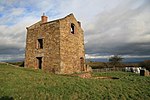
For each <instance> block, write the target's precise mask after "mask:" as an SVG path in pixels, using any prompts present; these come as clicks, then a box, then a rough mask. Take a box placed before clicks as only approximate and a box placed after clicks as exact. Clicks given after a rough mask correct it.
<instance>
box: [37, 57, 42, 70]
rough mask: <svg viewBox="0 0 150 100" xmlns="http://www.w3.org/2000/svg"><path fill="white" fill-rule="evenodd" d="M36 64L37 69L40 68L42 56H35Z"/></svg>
mask: <svg viewBox="0 0 150 100" xmlns="http://www.w3.org/2000/svg"><path fill="white" fill-rule="evenodd" d="M37 64H38V65H37V66H38V68H39V69H42V57H37Z"/></svg>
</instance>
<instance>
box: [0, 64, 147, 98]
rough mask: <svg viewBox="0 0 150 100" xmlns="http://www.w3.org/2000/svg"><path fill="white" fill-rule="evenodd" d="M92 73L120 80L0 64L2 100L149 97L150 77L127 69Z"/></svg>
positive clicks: (0, 93) (0, 92) (0, 96)
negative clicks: (75, 75)
mask: <svg viewBox="0 0 150 100" xmlns="http://www.w3.org/2000/svg"><path fill="white" fill-rule="evenodd" d="M93 76H113V77H118V78H119V79H118V80H117V79H116V80H112V79H82V78H79V77H69V76H61V75H55V74H52V73H46V72H43V71H42V70H32V69H26V68H17V67H12V66H9V65H5V64H0V100H2V99H9V98H11V99H12V98H13V99H15V100H150V77H144V76H139V75H138V74H133V73H128V72H109V73H93ZM13 99H12V100H13Z"/></svg>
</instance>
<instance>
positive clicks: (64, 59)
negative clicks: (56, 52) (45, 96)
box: [60, 15, 85, 73]
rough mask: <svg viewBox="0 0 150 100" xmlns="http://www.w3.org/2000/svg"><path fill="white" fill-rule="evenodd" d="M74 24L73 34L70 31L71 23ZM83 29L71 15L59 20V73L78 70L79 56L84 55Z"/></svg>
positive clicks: (79, 65) (79, 64) (79, 66)
mask: <svg viewBox="0 0 150 100" xmlns="http://www.w3.org/2000/svg"><path fill="white" fill-rule="evenodd" d="M72 23H73V24H74V26H75V30H74V34H72V33H71V29H70V28H71V24H72ZM83 38H84V37H83V30H82V29H81V27H80V25H79V24H78V22H77V21H76V19H75V18H74V16H73V15H69V16H67V17H66V18H64V19H62V20H60V56H61V64H60V67H61V73H73V72H80V71H81V70H82V69H81V59H80V58H81V57H83V58H85V55H84V40H83Z"/></svg>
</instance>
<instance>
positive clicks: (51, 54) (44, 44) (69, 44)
mask: <svg viewBox="0 0 150 100" xmlns="http://www.w3.org/2000/svg"><path fill="white" fill-rule="evenodd" d="M47 20H48V17H47V16H45V15H44V14H43V16H41V21H39V22H37V23H35V24H33V25H31V26H30V27H27V39H26V52H25V67H29V68H34V69H42V70H46V71H50V72H54V73H57V74H70V73H74V72H81V71H85V70H86V66H85V64H84V61H85V60H84V59H85V53H84V35H83V30H82V28H81V23H80V22H79V21H77V20H76V18H75V17H74V15H73V14H70V15H68V16H66V17H64V18H61V19H58V20H54V21H49V22H48V21H47Z"/></svg>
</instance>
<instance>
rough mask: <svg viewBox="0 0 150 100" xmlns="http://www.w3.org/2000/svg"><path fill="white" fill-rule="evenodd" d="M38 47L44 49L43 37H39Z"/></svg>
mask: <svg viewBox="0 0 150 100" xmlns="http://www.w3.org/2000/svg"><path fill="white" fill-rule="evenodd" d="M38 48H39V49H43V39H38Z"/></svg>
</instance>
